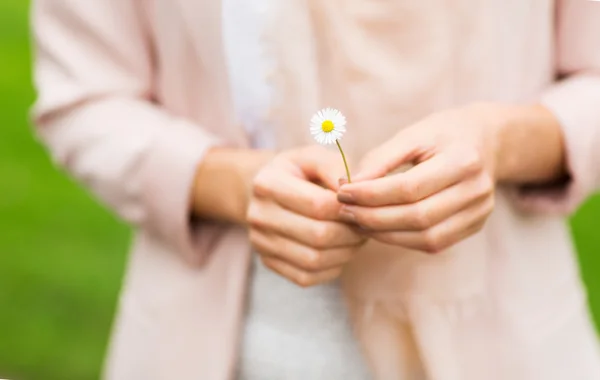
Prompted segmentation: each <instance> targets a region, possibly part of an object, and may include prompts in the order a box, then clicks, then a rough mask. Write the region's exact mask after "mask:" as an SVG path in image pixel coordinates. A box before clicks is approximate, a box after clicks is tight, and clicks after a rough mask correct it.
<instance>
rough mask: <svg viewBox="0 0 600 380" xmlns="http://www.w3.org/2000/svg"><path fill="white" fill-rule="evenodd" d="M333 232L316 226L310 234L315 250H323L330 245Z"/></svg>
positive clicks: (325, 227) (327, 228)
mask: <svg viewBox="0 0 600 380" xmlns="http://www.w3.org/2000/svg"><path fill="white" fill-rule="evenodd" d="M332 238H333V231H332V229H331V227H328V226H317V227H316V228H314V229H313V231H312V234H311V240H312V246H313V247H316V248H325V247H327V246H328V245H329V244H331V240H332Z"/></svg>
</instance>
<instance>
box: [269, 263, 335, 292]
mask: <svg viewBox="0 0 600 380" xmlns="http://www.w3.org/2000/svg"><path fill="white" fill-rule="evenodd" d="M261 261H262V263H263V264H264V265H265V266H266V267H267V268H269V269H271V270H272V271H273V272H275V273H277V274H279V275H280V276H282V277H284V278H287V279H288V280H290V281H292V282H293V283H295V284H296V285H298V286H300V287H303V288H308V287H310V286H315V285H320V284H324V283H327V282H330V281H333V280H335V279H336V278H338V277H340V275H341V274H342V269H341V268H335V269H328V270H325V271H321V272H317V273H315V272H306V271H303V270H301V269H298V268H295V267H294V266H292V265H290V264H288V263H286V262H285V261H282V260H279V259H276V258H274V257H261Z"/></svg>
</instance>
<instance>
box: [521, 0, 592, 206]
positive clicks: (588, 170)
mask: <svg viewBox="0 0 600 380" xmlns="http://www.w3.org/2000/svg"><path fill="white" fill-rule="evenodd" d="M557 6H558V7H559V8H558V9H557V12H558V13H557V17H558V18H557V23H558V25H557V34H556V48H555V49H556V64H557V75H559V77H562V78H564V79H562V80H560V81H559V82H557V83H556V84H555V85H553V86H552V87H550V88H549V89H548V90H547V91H546V92H545V93H544V94H543V95H542V98H541V102H542V104H543V105H545V106H546V107H547V108H548V109H549V110H550V111H551V112H553V113H554V115H555V116H556V117H557V118H558V120H559V122H560V123H561V126H562V128H563V134H564V141H565V148H566V157H567V169H568V174H569V178H568V180H567V181H565V182H564V183H561V184H558V185H556V186H547V187H538V188H528V189H520V190H519V191H518V196H517V198H516V200H517V203H518V204H519V206H521V207H522V208H524V209H526V210H527V211H534V212H550V213H561V214H567V213H571V212H573V211H574V210H576V208H577V207H578V206H579V205H580V204H581V203H582V202H583V201H584V200H585V199H586V198H587V197H588V196H590V195H591V193H593V192H594V191H596V190H597V189H598V188H599V187H600V2H596V1H587V0H559V1H558V4H557Z"/></svg>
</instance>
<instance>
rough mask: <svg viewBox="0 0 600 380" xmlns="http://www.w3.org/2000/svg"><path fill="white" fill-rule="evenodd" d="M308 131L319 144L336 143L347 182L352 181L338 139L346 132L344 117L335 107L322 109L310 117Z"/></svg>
mask: <svg viewBox="0 0 600 380" xmlns="http://www.w3.org/2000/svg"><path fill="white" fill-rule="evenodd" d="M310 133H311V135H313V137H314V139H315V140H317V142H318V143H319V144H321V145H330V144H333V143H335V144H337V146H338V149H339V150H340V153H341V154H342V159H343V160H344V166H345V167H346V175H347V176H348V182H352V181H351V179H350V169H349V168H348V162H347V161H346V155H345V154H344V151H343V150H342V146H341V145H340V140H341V138H342V137H343V136H344V133H346V117H345V116H344V115H343V114H342V113H341V112H340V111H338V110H336V109H335V108H325V109H322V110H320V111H319V112H317V113H316V114H315V115H314V116H313V117H312V118H311V119H310Z"/></svg>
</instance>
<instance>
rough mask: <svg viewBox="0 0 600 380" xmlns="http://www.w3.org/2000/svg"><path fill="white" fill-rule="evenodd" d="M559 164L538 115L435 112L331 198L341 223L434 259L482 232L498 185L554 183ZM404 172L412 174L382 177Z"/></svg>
mask: <svg viewBox="0 0 600 380" xmlns="http://www.w3.org/2000/svg"><path fill="white" fill-rule="evenodd" d="M562 159H563V158H562V140H561V133H560V128H559V127H558V123H557V122H556V119H554V118H553V117H552V115H550V113H549V112H548V111H547V110H545V109H543V108H542V107H538V106H535V107H529V108H527V107H506V106H505V107H500V106H487V105H478V106H471V107H466V108H463V109H458V110H451V111H446V112H441V113H438V114H434V115H432V116H430V117H428V118H426V119H424V120H423V121H421V122H419V123H416V124H414V125H412V126H409V127H408V128H406V129H404V130H402V131H401V132H399V133H398V134H397V135H396V136H395V137H394V138H393V139H391V140H389V141H388V142H386V143H385V144H383V145H382V146H380V147H378V148H376V149H374V150H373V151H371V152H370V153H369V154H368V155H367V156H366V157H365V159H364V160H363V162H362V164H361V170H360V171H359V172H358V173H357V174H356V175H355V176H354V177H355V182H354V183H352V184H346V185H343V186H342V187H341V189H340V191H339V193H338V199H339V200H340V202H343V203H345V204H346V206H344V207H343V208H342V210H341V213H340V215H341V217H342V219H343V220H345V221H348V222H354V223H357V224H358V225H359V226H361V227H363V228H364V229H366V230H369V231H370V232H369V236H370V237H372V238H374V239H377V240H380V241H382V242H385V243H389V244H395V245H400V246H404V247H407V248H412V249H416V250H421V251H425V252H430V253H435V252H439V251H442V250H444V249H446V248H448V247H450V246H452V245H453V244H455V243H457V242H459V241H461V240H463V239H465V238H467V237H468V236H470V235H472V234H474V233H476V232H477V231H479V230H480V229H481V228H482V226H483V225H484V223H485V221H486V219H487V217H488V216H489V215H490V213H491V212H492V210H493V208H494V190H495V184H496V182H497V181H499V180H500V181H506V182H521V181H524V182H538V181H549V180H552V179H555V178H556V177H558V176H560V174H561V173H562V170H563V168H562V167H563V166H562V165H563V164H562ZM405 164H413V165H414V166H412V167H410V168H409V169H408V170H406V171H405V172H402V173H398V174H394V175H389V176H385V175H386V174H389V173H390V172H392V171H394V170H396V169H398V168H399V167H401V166H403V165H405Z"/></svg>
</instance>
